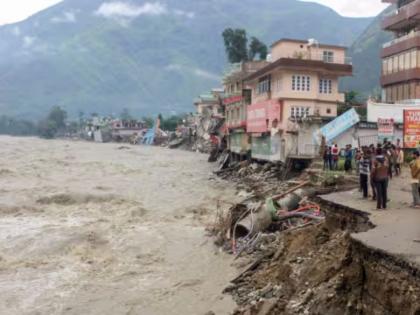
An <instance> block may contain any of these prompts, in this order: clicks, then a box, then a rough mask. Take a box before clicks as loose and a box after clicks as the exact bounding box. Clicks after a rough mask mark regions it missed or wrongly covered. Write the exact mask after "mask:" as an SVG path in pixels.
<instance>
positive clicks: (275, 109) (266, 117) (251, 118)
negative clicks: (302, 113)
mask: <svg viewBox="0 0 420 315" xmlns="http://www.w3.org/2000/svg"><path fill="white" fill-rule="evenodd" d="M274 119H277V120H279V122H280V120H281V105H280V103H279V101H278V100H269V101H266V102H262V103H257V104H252V105H250V106H248V109H247V124H246V128H247V131H248V132H251V133H263V132H268V131H269V130H270V128H271V123H272V122H273V120H274Z"/></svg>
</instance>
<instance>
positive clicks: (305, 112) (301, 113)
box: [290, 106, 309, 118]
mask: <svg viewBox="0 0 420 315" xmlns="http://www.w3.org/2000/svg"><path fill="white" fill-rule="evenodd" d="M308 116H309V107H304V106H292V107H291V109H290V117H292V118H304V117H308Z"/></svg>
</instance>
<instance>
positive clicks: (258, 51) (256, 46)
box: [248, 37, 268, 60]
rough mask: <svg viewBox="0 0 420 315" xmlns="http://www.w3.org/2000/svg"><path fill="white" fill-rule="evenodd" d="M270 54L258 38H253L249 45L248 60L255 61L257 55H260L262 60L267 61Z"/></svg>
mask: <svg viewBox="0 0 420 315" xmlns="http://www.w3.org/2000/svg"><path fill="white" fill-rule="evenodd" d="M267 54H268V48H267V45H266V44H264V43H263V42H261V41H260V40H259V39H258V38H256V37H251V43H250V44H249V52H248V58H249V60H254V59H255V56H256V55H259V57H260V60H266V59H267Z"/></svg>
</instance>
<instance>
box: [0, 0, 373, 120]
mask: <svg viewBox="0 0 420 315" xmlns="http://www.w3.org/2000/svg"><path fill="white" fill-rule="evenodd" d="M370 22H371V19H367V18H345V17H342V16H340V15H338V14H337V13H335V12H334V11H333V10H331V9H329V8H327V7H324V6H321V5H318V4H314V3H308V2H301V1H297V0H281V1H280V0H241V1H231V0H166V1H160V2H153V1H152V2H146V1H140V0H136V1H134V0H132V1H128V0H127V1H123V0H121V1H103V0H89V1H86V0H64V1H63V2H61V3H59V4H58V5H56V6H54V7H51V8H49V9H47V10H45V11H43V12H40V13H39V14H36V15H34V16H32V17H31V18H29V19H27V20H26V21H23V22H21V23H17V24H12V25H6V26H3V27H0V38H1V39H2V40H1V41H0V110H1V112H2V113H3V114H8V115H16V116H21V117H39V116H40V115H43V114H44V113H45V111H46V110H47V109H48V108H50V107H51V106H52V105H60V106H63V107H64V108H66V109H67V110H68V111H69V113H70V114H71V115H76V114H77V113H78V112H79V111H83V112H85V113H87V114H89V113H91V112H98V113H104V114H109V113H117V114H118V113H120V112H121V109H122V108H124V107H126V108H129V109H130V110H131V112H133V113H136V114H138V115H150V114H155V113H158V112H165V113H170V112H173V113H179V112H185V111H192V110H193V107H192V104H191V102H192V98H193V97H194V96H195V95H197V94H199V93H201V92H202V91H206V90H208V89H209V88H211V87H215V86H218V85H219V84H220V75H221V73H222V72H223V69H224V67H225V64H224V62H225V60H226V58H225V54H224V48H223V42H222V39H221V33H222V31H223V30H224V29H225V28H226V27H241V28H246V29H247V30H248V32H249V34H250V35H251V36H257V37H259V38H261V39H262V40H264V41H265V42H267V43H271V42H273V41H274V40H276V39H279V38H282V37H289V38H301V39H308V38H316V39H318V40H319V41H321V42H326V43H331V44H340V45H350V44H351V43H352V42H353V41H354V40H355V39H356V38H357V37H358V36H359V35H360V34H361V33H362V32H363V30H364V29H365V28H366V27H367V26H368V25H369V23H370Z"/></svg>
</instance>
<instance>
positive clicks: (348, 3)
mask: <svg viewBox="0 0 420 315" xmlns="http://www.w3.org/2000/svg"><path fill="white" fill-rule="evenodd" d="M86 1H89V0H86ZM107 1H108V2H112V1H117V0H107ZM118 1H122V0H118ZM280 1H281V0H280ZM304 1H311V2H318V3H322V4H324V5H327V6H329V7H331V8H333V9H334V10H336V11H337V12H338V13H340V14H341V15H344V16H374V15H377V14H378V13H379V12H380V11H382V10H383V9H384V8H385V5H384V4H383V3H381V0H304ZM58 2H60V0H0V25H2V24H7V23H13V22H18V21H21V20H24V19H26V18H27V17H28V16H30V15H32V14H34V13H36V12H38V11H40V10H43V9H45V8H47V7H49V6H51V5H53V4H55V3H58ZM104 2H105V0H104ZM150 2H158V1H154V0H150Z"/></svg>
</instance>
